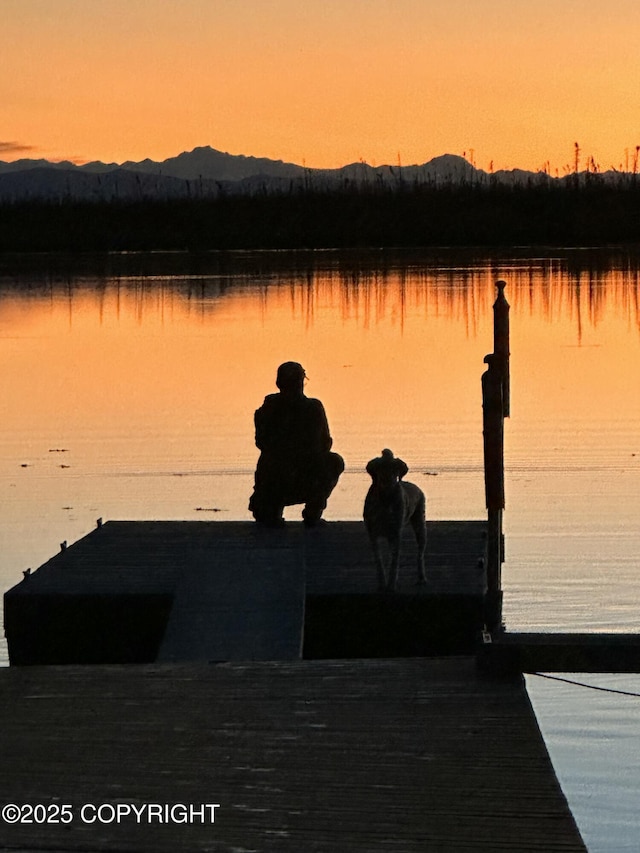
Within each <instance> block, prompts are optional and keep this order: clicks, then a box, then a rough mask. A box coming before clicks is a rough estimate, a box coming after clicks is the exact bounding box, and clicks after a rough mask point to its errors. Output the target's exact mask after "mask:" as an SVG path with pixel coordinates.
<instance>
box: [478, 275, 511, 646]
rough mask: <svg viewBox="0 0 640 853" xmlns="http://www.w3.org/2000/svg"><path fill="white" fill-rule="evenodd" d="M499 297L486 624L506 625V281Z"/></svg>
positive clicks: (488, 453)
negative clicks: (504, 534) (503, 604)
mask: <svg viewBox="0 0 640 853" xmlns="http://www.w3.org/2000/svg"><path fill="white" fill-rule="evenodd" d="M496 287H497V288H498V296H497V298H496V301H495V303H494V306H493V310H494V314H493V346H494V351H493V353H491V354H490V355H487V356H486V357H485V359H484V361H485V364H486V365H487V370H486V371H485V373H483V375H482V415H483V416H482V433H483V439H484V480H485V497H486V506H487V593H486V599H485V619H486V627H487V629H488V630H489V631H496V630H500V629H501V628H502V563H503V562H504V536H503V532H502V518H503V512H504V508H505V494H504V419H505V417H509V414H510V380H509V303H508V302H507V300H506V298H505V295H504V289H505V287H506V283H505V282H504V281H498V282H496Z"/></svg>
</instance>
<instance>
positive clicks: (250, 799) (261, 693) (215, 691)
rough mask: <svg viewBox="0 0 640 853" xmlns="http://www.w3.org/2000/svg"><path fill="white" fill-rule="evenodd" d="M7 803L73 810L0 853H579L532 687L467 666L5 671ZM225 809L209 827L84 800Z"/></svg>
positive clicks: (459, 661)
mask: <svg viewBox="0 0 640 853" xmlns="http://www.w3.org/2000/svg"><path fill="white" fill-rule="evenodd" d="M0 691H1V693H2V697H3V701H2V703H0V731H1V732H2V736H1V739H2V752H3V772H2V774H0V799H1V800H2V802H3V803H7V802H15V803H21V802H30V803H36V802H41V803H44V804H48V803H52V802H55V803H70V804H72V805H73V806H74V807H75V809H76V812H75V814H76V817H75V819H74V821H73V822H72V823H71V824H70V825H68V826H61V825H54V824H49V825H47V824H41V825H34V824H31V825H22V826H21V825H18V824H14V825H9V824H5V825H3V827H2V839H3V841H2V842H0V850H1V849H3V847H4V849H11V850H13V851H15V850H22V851H28V850H36V849H37V850H54V849H55V850H57V851H72V850H75V851H80V850H101V851H121V850H127V851H130V853H137V851H154V853H163V851H174V850H178V849H180V850H190V851H194V853H197V851H216V853H231V851H240V850H242V851H256V853H258V852H259V853H289V851H291V853H299V851H301V850H305V851H310V853H333V851H349V853H375V851H378V850H380V851H385V853H414V851H416V852H417V851H421V853H422V852H423V851H425V850H429V851H445V850H446V851H453V850H459V851H464V853H484V851H486V853H489V851H491V853H496V851H500V850H502V851H505V853H513V851H515V850H517V851H519V853H527V851H537V853H556V851H558V853H560V851H562V853H572V851H576V853H577V851H581V853H584V851H585V847H584V844H583V842H582V840H581V838H580V835H579V832H578V830H577V828H576V825H575V822H574V820H573V817H572V816H571V813H570V811H569V809H568V806H567V803H566V800H565V797H564V795H563V794H562V792H561V790H560V787H559V785H558V782H557V779H556V777H555V774H554V772H553V769H552V766H551V762H550V759H549V756H548V754H547V751H546V749H545V746H544V742H543V740H542V737H541V735H540V732H539V729H538V726H537V723H536V720H535V716H534V714H533V711H532V709H531V705H530V703H529V699H528V696H527V694H526V690H525V688H524V684H523V679H522V677H518V678H513V679H509V680H495V679H488V678H486V677H484V676H483V675H482V674H481V673H479V672H478V671H477V669H476V667H475V664H474V662H473V660H472V659H471V658H449V659H429V660H424V659H405V660H377V661H372V660H370V661H361V660H360V661H353V660H352V661H341V662H338V661H291V662H281V663H248V664H238V663H236V664H233V663H230V664H219V665H205V664H187V665H172V664H166V665H149V666H146V665H145V666H139V667H124V666H120V667H118V666H116V667H46V668H40V667H34V668H27V669H25V668H9V669H6V670H3V671H0ZM129 802H134V803H135V804H136V805H140V804H143V803H168V804H173V803H193V804H201V803H220V808H219V809H218V810H217V812H216V820H215V824H214V825H210V824H208V825H202V824H199V823H193V824H171V823H168V824H162V825H161V824H158V823H157V822H156V823H152V824H151V825H148V824H146V823H142V824H141V825H136V823H135V822H134V821H132V820H123V821H121V822H120V823H115V822H111V823H104V824H100V823H98V822H96V823H94V824H83V823H82V822H81V821H80V819H79V817H78V811H77V810H78V808H79V807H80V806H81V805H82V804H85V803H94V804H100V803H106V804H116V803H129Z"/></svg>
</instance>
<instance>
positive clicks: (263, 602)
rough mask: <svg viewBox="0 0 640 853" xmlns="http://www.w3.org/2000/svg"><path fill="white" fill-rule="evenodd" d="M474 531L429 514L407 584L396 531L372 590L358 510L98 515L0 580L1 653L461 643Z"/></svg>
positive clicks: (19, 658)
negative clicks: (212, 516) (396, 554)
mask: <svg viewBox="0 0 640 853" xmlns="http://www.w3.org/2000/svg"><path fill="white" fill-rule="evenodd" d="M485 531H486V524H485V523H484V522H482V521H437V522H428V523H427V556H426V571H427V583H426V584H424V585H423V586H418V585H417V584H416V577H417V576H416V567H415V561H416V544H415V541H414V540H413V539H412V535H411V531H410V530H407V531H406V534H405V536H404V539H403V547H402V559H401V568H400V578H399V587H398V591H397V594H396V596H395V597H394V596H392V597H391V598H389V597H388V596H383V598H384V601H381V600H380V598H381V597H380V596H379V595H378V594H377V588H376V583H377V582H376V572H375V569H374V563H373V557H372V553H371V548H370V545H369V542H368V539H367V535H366V531H365V527H364V524H363V522H341V521H338V522H327V523H324V524H321V525H319V526H317V527H314V528H306V527H305V526H304V525H303V524H302V523H301V522H289V523H287V525H286V526H285V527H284V528H282V529H268V528H265V527H263V526H261V525H258V524H255V523H254V522H247V521H235V522H234V521H232V522H217V521H213V522H210V521H209V522H201V521H144V522H139V521H112V522H107V523H106V524H104V525H102V526H101V527H99V528H98V529H96V530H94V531H93V532H92V533H90V534H88V535H87V536H85V537H84V538H82V539H80V540H79V541H78V542H75V543H73V544H72V545H69V546H68V547H66V548H64V549H63V550H61V551H60V553H58V554H56V555H55V556H54V557H53V558H52V559H50V560H48V561H47V562H46V563H45V564H44V565H43V566H41V567H40V568H39V569H37V570H36V571H35V572H32V573H31V574H30V576H29V577H27V578H25V579H24V580H23V581H22V582H21V583H19V584H17V585H16V586H15V587H13V588H12V589H10V590H9V591H8V592H7V593H5V631H6V635H7V640H8V645H9V655H10V660H11V662H12V663H18V664H23V663H46V664H70V663H87V664H92V663H95V664H100V663H141V662H149V661H152V660H155V659H157V658H158V657H159V659H160V660H164V661H177V660H208V661H217V660H246V659H252V660H265V659H272V660H273V659H278V658H279V657H284V658H290V657H291V656H298V655H299V654H300V645H301V637H302V635H303V634H304V643H305V656H307V657H345V656H350V657H368V656H370V655H371V654H373V655H376V656H401V655H404V654H405V653H407V654H417V655H419V656H423V655H424V654H427V653H436V654H439V653H441V651H442V643H443V640H442V638H443V637H445V640H444V645H445V646H446V644H447V642H448V640H447V639H446V637H447V636H449V635H450V636H451V637H452V640H451V643H450V645H451V647H452V648H454V649H455V650H456V651H458V652H460V651H465V650H468V649H469V647H470V644H471V643H473V642H474V639H475V637H476V635H477V632H478V631H479V630H480V628H481V627H482V613H483V610H482V608H483V596H484V592H485V584H486V571H485V568H484V564H483V560H482V558H483V556H484V553H485V549H486V536H485ZM303 614H306V615H307V617H308V618H307V619H306V621H305V617H304V615H303ZM387 616H388V617H389V619H387ZM447 620H448V621H447ZM441 625H443V626H444V627H443V628H442V629H441ZM308 626H310V627H308ZM307 627H308V630H306V629H307ZM405 635H406V638H405ZM385 637H389V638H391V639H390V640H389V643H388V644H387V645H386V646H385V643H386V640H385ZM380 638H381V640H382V642H383V646H384V647H383V646H380ZM429 649H432V650H433V651H431V652H429Z"/></svg>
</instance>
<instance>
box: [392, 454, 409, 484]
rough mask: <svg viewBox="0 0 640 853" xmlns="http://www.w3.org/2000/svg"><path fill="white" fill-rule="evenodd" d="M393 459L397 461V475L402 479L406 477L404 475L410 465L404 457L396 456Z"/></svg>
mask: <svg viewBox="0 0 640 853" xmlns="http://www.w3.org/2000/svg"><path fill="white" fill-rule="evenodd" d="M393 461H394V463H395V465H394V468H395V472H396V476H397V478H398V479H399V480H401V479H402V478H403V477H404V475H405V474H407V473H408V471H409V466H408V465H407V463H406V462H404V461H403V460H402V459H398V457H396V458H395V459H394V460H393Z"/></svg>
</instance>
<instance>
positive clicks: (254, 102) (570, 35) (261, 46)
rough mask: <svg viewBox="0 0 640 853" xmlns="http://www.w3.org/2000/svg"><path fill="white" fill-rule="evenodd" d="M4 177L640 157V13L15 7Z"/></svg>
mask: <svg viewBox="0 0 640 853" xmlns="http://www.w3.org/2000/svg"><path fill="white" fill-rule="evenodd" d="M0 11H1V13H2V65H1V70H0V160H16V159H19V158H22V157H34V158H39V157H46V158H48V159H70V160H74V161H76V162H84V161H88V160H102V161H104V162H117V163H121V162H123V161H125V160H141V159H144V158H145V157H150V158H152V159H154V160H163V159H165V158H167V157H171V156H175V155H176V154H179V153H180V152H182V151H187V150H191V149H192V148H194V147H196V146H200V145H210V146H212V147H213V148H217V149H219V150H222V151H228V152H229V153H231V154H246V155H254V156H260V157H270V158H273V159H281V160H286V161H290V162H294V163H298V164H306V165H307V166H309V167H326V168H334V167H339V166H342V165H345V164H347V163H351V162H354V161H357V160H360V159H362V160H364V161H366V162H368V163H370V164H372V165H381V164H385V163H389V164H391V165H396V164H397V163H398V162H401V163H402V164H403V165H409V164H412V163H424V162H426V161H428V160H430V159H431V158H432V157H435V156H438V155H440V154H444V153H451V154H465V153H466V156H467V157H468V158H470V159H472V160H473V161H474V162H475V164H476V165H477V166H478V167H480V168H484V169H489V168H490V164H492V165H493V168H494V169H501V168H507V169H509V168H516V167H519V168H526V169H538V168H543V167H545V164H547V163H548V164H549V168H550V169H551V171H552V173H554V174H555V173H556V171H557V172H558V173H559V174H563V173H564V171H565V169H566V168H567V167H569V166H571V167H572V166H573V157H574V143H575V142H578V143H579V145H580V148H581V152H582V155H581V156H582V158H583V159H582V165H586V158H587V157H590V156H592V157H593V158H594V160H595V162H596V163H597V164H598V165H599V167H600V168H601V169H603V170H604V169H608V168H611V167H615V168H620V167H622V168H625V166H629V167H630V165H631V163H632V161H633V157H634V154H635V148H636V145H638V144H640V110H639V105H640V104H639V101H640V50H639V49H638V45H639V44H640V3H638V0H2V2H1V4H0Z"/></svg>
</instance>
